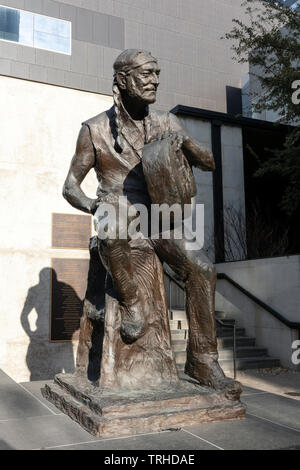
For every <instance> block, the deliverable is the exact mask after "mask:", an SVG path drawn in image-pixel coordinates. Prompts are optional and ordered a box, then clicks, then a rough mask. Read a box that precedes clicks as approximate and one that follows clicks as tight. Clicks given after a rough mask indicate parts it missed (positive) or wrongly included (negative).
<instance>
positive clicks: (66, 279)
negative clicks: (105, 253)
mask: <svg viewBox="0 0 300 470" xmlns="http://www.w3.org/2000/svg"><path fill="white" fill-rule="evenodd" d="M51 266H52V279H51V291H50V292H51V309H50V341H71V340H72V339H73V340H74V339H78V335H79V327H80V317H81V315H82V308H83V300H84V296H85V292H86V286H87V277H88V269H89V260H88V259H60V258H52V260H51Z"/></svg>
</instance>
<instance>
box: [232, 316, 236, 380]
mask: <svg viewBox="0 0 300 470" xmlns="http://www.w3.org/2000/svg"><path fill="white" fill-rule="evenodd" d="M233 377H234V379H236V330H235V320H234V323H233Z"/></svg>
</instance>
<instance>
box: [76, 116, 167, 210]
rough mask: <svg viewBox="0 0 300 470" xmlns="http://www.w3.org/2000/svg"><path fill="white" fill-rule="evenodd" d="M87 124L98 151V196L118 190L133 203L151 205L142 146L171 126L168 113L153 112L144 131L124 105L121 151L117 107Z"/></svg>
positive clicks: (96, 155) (121, 117)
mask: <svg viewBox="0 0 300 470" xmlns="http://www.w3.org/2000/svg"><path fill="white" fill-rule="evenodd" d="M83 125H86V126H88V128H89V132H90V137H91V141H92V144H93V147H94V150H95V171H96V174H97V178H98V181H99V186H98V191H97V195H98V196H99V198H101V194H107V193H111V192H115V193H118V194H122V195H125V196H127V197H128V199H129V200H130V202H131V203H144V204H147V205H148V204H149V203H150V198H149V195H148V191H147V186H146V182H145V178H144V174H143V168H142V163H141V159H142V149H143V147H144V145H145V144H146V143H148V142H151V141H152V140H154V139H155V138H156V136H157V134H158V133H161V132H164V131H167V130H169V129H170V119H169V113H165V112H159V111H150V112H149V114H148V115H147V116H146V117H145V119H144V129H145V132H141V130H140V129H139V128H138V126H137V125H136V123H135V122H134V121H133V120H132V119H131V118H130V116H129V115H128V113H127V112H126V110H125V109H124V108H121V110H120V128H121V133H122V136H123V148H122V151H121V149H120V148H119V147H118V144H117V143H116V138H117V129H116V122H115V111H114V107H112V108H110V109H109V110H108V111H105V112H103V113H101V114H99V115H97V116H95V117H93V118H91V119H89V120H87V121H85V122H84V123H83Z"/></svg>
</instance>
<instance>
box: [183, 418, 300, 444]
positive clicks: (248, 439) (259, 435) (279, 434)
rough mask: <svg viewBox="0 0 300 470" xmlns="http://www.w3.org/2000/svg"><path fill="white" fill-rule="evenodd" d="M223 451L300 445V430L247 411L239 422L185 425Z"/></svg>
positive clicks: (190, 430)
mask: <svg viewBox="0 0 300 470" xmlns="http://www.w3.org/2000/svg"><path fill="white" fill-rule="evenodd" d="M185 429H186V430H188V431H189V432H192V433H193V434H195V435H197V436H199V437H201V438H203V439H206V440H207V441H209V442H212V443H213V444H215V445H218V446H220V447H221V448H223V449H224V450H275V449H285V448H297V447H298V446H300V433H299V432H296V431H293V430H291V429H288V428H284V427H282V426H277V425H276V424H273V423H270V422H269V421H265V420H262V419H259V418H256V417H254V416H250V415H247V414H246V418H245V419H243V420H239V421H231V422H230V421H228V422H221V423H210V424H203V425H201V426H193V427H190V428H185Z"/></svg>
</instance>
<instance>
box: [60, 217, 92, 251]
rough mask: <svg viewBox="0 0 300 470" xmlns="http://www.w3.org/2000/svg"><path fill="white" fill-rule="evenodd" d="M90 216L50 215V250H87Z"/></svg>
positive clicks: (89, 235)
mask: <svg viewBox="0 0 300 470" xmlns="http://www.w3.org/2000/svg"><path fill="white" fill-rule="evenodd" d="M90 238H91V216H90V215H76V214H52V248H72V249H78V248H79V249H85V250H87V249H88V246H89V241H90Z"/></svg>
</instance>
